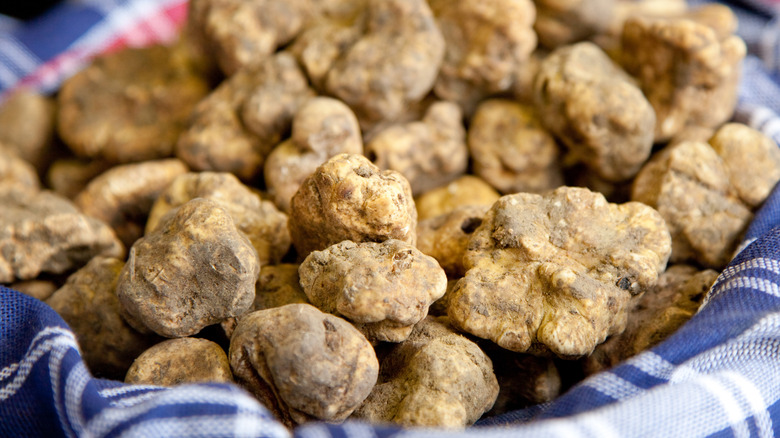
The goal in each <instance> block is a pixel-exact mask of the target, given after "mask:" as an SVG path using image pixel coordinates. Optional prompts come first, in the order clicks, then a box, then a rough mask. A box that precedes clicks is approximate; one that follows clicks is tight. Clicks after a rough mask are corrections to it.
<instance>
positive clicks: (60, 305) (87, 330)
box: [46, 256, 160, 380]
mask: <svg viewBox="0 0 780 438" xmlns="http://www.w3.org/2000/svg"><path fill="white" fill-rule="evenodd" d="M124 265H125V263H124V262H123V261H122V260H119V259H115V258H110V257H100V256H98V257H95V258H93V259H92V260H90V261H89V263H87V264H86V266H84V267H83V268H81V269H79V270H78V271H76V272H75V273H73V274H72V275H71V276H70V277H68V281H67V282H66V283H65V285H63V286H62V287H61V288H59V289H57V291H56V292H54V294H53V295H52V296H51V297H50V298H49V299H48V300H46V304H48V305H49V306H51V307H52V308H53V309H54V310H55V311H57V313H59V315H60V316H61V317H62V319H64V320H65V322H67V323H68V325H69V326H70V328H71V329H72V330H73V332H74V333H75V334H76V338H77V339H78V342H79V347H81V354H82V357H83V358H84V361H85V362H86V363H87V366H88V367H89V370H90V371H91V372H92V374H93V375H95V376H97V377H104V378H109V379H120V380H121V379H123V378H124V376H125V373H126V372H127V369H128V368H129V367H130V364H132V363H133V360H134V359H135V358H136V357H138V355H139V354H141V353H142V352H143V351H144V350H146V349H147V348H149V347H151V346H152V345H154V344H155V343H156V342H159V341H160V339H159V338H157V337H156V336H149V335H144V334H141V333H139V332H138V331H136V330H135V329H134V328H132V327H131V326H130V325H128V324H127V323H126V322H125V321H124V319H122V317H121V315H120V307H119V300H118V299H117V297H116V283H117V279H118V278H119V272H120V271H121V270H122V267H123V266H124Z"/></svg>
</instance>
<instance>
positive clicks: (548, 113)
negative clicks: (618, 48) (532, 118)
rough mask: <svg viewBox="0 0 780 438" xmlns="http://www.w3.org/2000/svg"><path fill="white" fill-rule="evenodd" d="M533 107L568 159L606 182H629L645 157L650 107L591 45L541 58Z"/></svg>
mask: <svg viewBox="0 0 780 438" xmlns="http://www.w3.org/2000/svg"><path fill="white" fill-rule="evenodd" d="M534 102H535V104H536V108H537V111H538V112H539V119H540V120H541V121H542V123H543V124H544V125H545V127H547V129H549V130H550V131H551V132H552V133H553V134H555V135H556V136H557V137H558V138H559V139H560V140H561V141H562V142H563V143H564V144H565V145H566V146H567V147H568V149H569V151H570V153H571V154H572V157H573V158H575V159H577V160H579V161H582V162H583V163H585V165H587V166H588V168H589V169H590V170H591V171H593V172H595V173H596V174H598V175H599V176H600V177H601V178H604V179H605V180H607V181H612V182H617V181H623V180H626V179H629V178H631V177H633V176H634V175H635V174H636V173H637V172H638V171H639V169H640V167H642V164H644V162H645V161H646V160H647V158H648V157H649V156H650V150H651V148H652V146H653V130H654V129H655V113H654V112H653V107H652V106H650V103H649V102H648V101H647V99H646V98H645V96H644V95H643V94H642V91H640V90H639V88H637V87H636V86H635V85H634V82H633V79H631V78H630V77H629V76H628V75H627V74H626V73H625V72H624V71H623V70H622V69H621V68H620V67H619V66H618V65H617V64H615V63H614V62H612V60H610V59H609V57H607V55H606V54H605V53H604V52H603V51H602V50H601V49H599V48H598V46H596V45H594V44H593V43H589V42H583V43H578V44H574V45H572V46H564V47H561V48H559V49H556V50H555V51H554V52H552V53H551V54H550V55H549V56H548V57H547V58H545V59H544V60H543V61H542V64H541V66H540V68H539V72H538V73H537V75H536V79H535V80H534Z"/></svg>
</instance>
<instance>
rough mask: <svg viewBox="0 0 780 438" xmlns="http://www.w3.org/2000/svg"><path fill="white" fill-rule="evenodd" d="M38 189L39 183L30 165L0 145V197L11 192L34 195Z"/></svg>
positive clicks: (8, 148) (3, 144)
mask: <svg viewBox="0 0 780 438" xmlns="http://www.w3.org/2000/svg"><path fill="white" fill-rule="evenodd" d="M40 189H41V181H40V180H39V179H38V173H37V172H36V170H35V168H34V167H33V166H32V164H30V163H29V162H27V161H25V160H23V159H22V158H20V157H19V156H18V155H17V154H16V153H15V152H14V151H13V150H12V149H11V148H10V147H8V146H7V145H6V144H5V143H0V196H1V195H4V194H7V193H11V192H20V193H30V194H34V193H37V192H38V191H40Z"/></svg>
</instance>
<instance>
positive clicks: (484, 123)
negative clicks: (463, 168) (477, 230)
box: [468, 99, 563, 193]
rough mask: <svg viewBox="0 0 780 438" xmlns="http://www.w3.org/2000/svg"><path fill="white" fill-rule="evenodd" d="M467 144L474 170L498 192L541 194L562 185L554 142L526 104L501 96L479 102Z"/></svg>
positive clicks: (558, 154) (558, 155)
mask: <svg viewBox="0 0 780 438" xmlns="http://www.w3.org/2000/svg"><path fill="white" fill-rule="evenodd" d="M468 144H469V152H470V153H471V157H472V160H473V168H474V173H475V174H476V175H478V176H480V177H481V178H482V179H484V180H485V181H487V182H488V183H490V184H491V185H492V186H493V187H495V188H496V189H498V190H499V191H500V192H501V193H517V192H532V193H541V192H545V191H547V190H550V189H554V188H556V187H558V186H561V185H563V173H562V171H561V166H560V163H559V158H560V151H559V150H558V145H557V144H556V143H555V138H553V136H552V134H550V133H549V132H548V131H547V130H546V129H544V127H543V126H542V122H541V121H540V120H539V117H538V116H537V115H536V112H535V111H534V110H533V108H532V107H530V106H526V105H522V104H519V103H516V102H513V101H510V100H504V99H490V100H486V101H484V102H482V103H480V104H479V106H478V107H477V110H476V112H475V113H474V117H473V118H472V119H471V124H470V126H469V136H468Z"/></svg>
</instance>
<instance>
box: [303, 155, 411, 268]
mask: <svg viewBox="0 0 780 438" xmlns="http://www.w3.org/2000/svg"><path fill="white" fill-rule="evenodd" d="M416 225H417V211H416V210H415V207H414V198H412V191H411V188H410V187H409V182H408V181H406V179H405V178H404V177H403V176H401V174H399V173H398V172H395V171H392V170H385V171H380V170H379V168H378V167H376V166H375V165H374V164H372V163H371V162H370V161H368V159H366V158H365V157H363V156H362V155H349V154H341V155H336V156H335V157H333V158H331V159H330V160H328V161H327V162H325V163H324V164H323V165H321V166H320V167H318V168H317V170H316V171H315V172H314V173H313V174H312V175H311V176H309V177H308V178H306V180H304V182H303V183H302V184H301V187H300V189H299V190H298V192H297V193H296V194H295V196H293V199H292V204H291V208H290V234H291V235H292V239H293V245H295V249H296V250H297V251H298V255H299V256H300V257H301V258H303V257H306V256H307V255H308V254H309V253H310V252H312V251H316V250H322V249H325V248H327V247H328V246H330V245H333V244H335V243H338V242H341V241H342V240H352V241H354V242H365V241H370V242H381V241H384V240H387V239H399V240H403V241H405V242H409V243H411V244H414V243H415V241H416V233H415V227H416Z"/></svg>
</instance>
